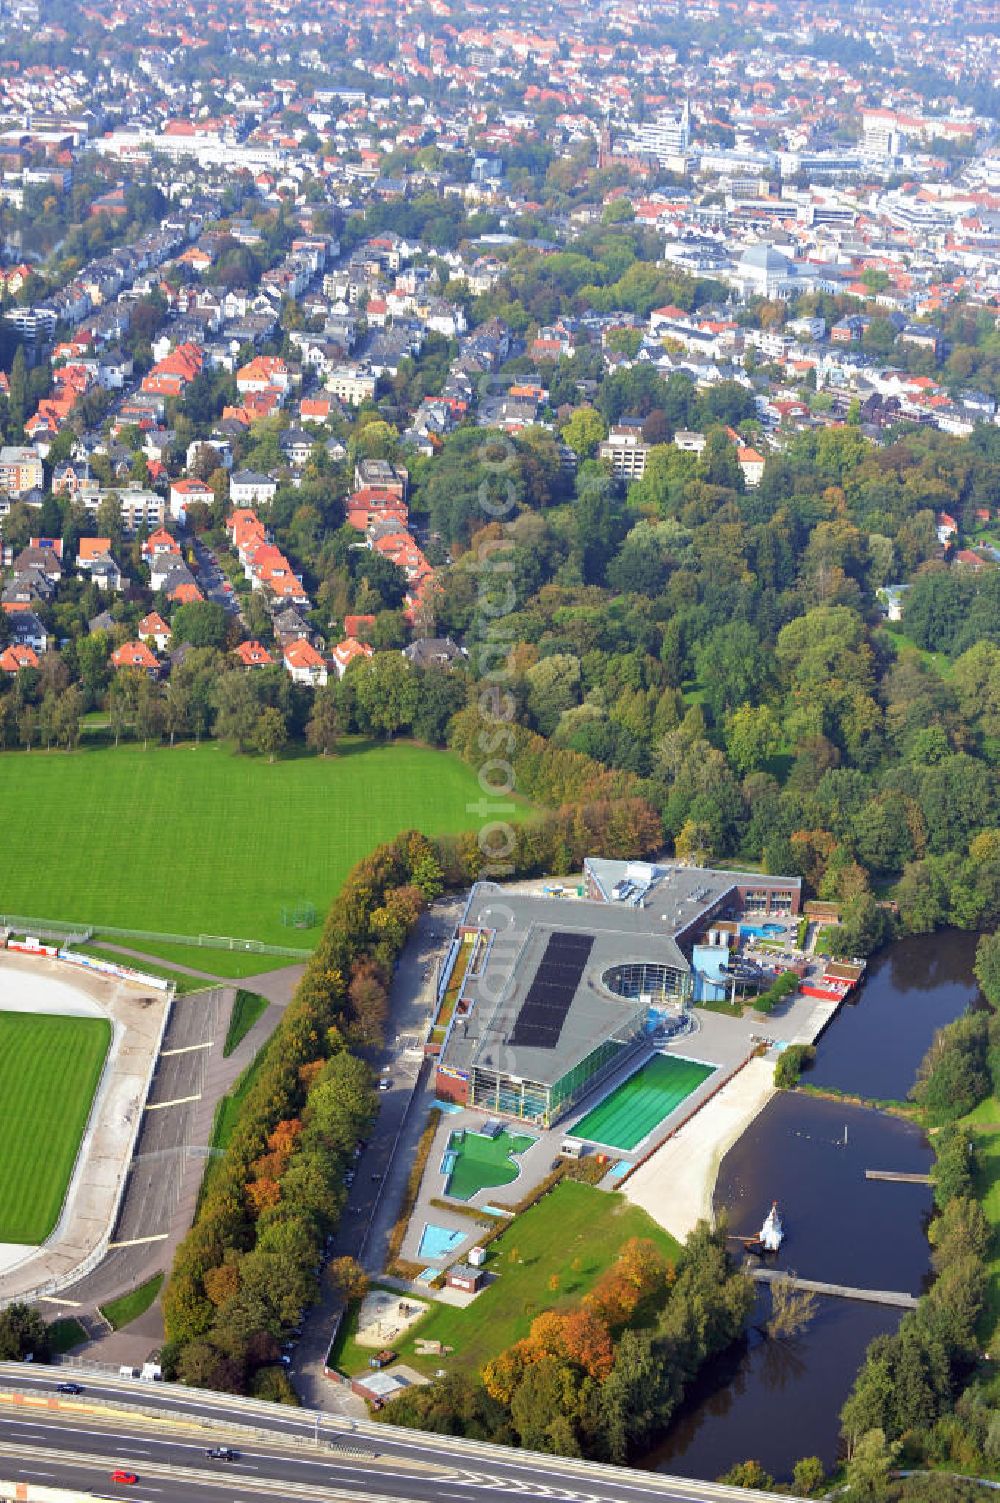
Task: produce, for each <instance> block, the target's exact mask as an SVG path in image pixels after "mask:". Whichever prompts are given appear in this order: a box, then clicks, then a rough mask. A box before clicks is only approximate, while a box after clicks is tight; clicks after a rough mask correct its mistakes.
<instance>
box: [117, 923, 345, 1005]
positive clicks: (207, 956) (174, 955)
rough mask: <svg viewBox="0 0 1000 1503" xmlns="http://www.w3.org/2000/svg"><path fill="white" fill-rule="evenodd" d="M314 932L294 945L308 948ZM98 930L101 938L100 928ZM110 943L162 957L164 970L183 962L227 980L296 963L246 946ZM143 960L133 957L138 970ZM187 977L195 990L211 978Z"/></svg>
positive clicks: (154, 941) (137, 941)
mask: <svg viewBox="0 0 1000 1503" xmlns="http://www.w3.org/2000/svg"><path fill="white" fill-rule="evenodd" d="M317 933H318V931H317V930H315V929H314V930H313V931H312V933H310V934H307V935H306V936H305V938H304V939H303V938H301V937H300V939H299V942H298V944H297V945H295V946H294V948H295V949H303V950H304V949H308V948H309V946H310V945H313V944H314V943H315V941H316V935H317ZM97 934H98V939H100V930H98V931H97ZM113 943H115V944H119V945H128V947H129V949H134V950H140V951H141V952H142V954H143V955H155V956H156V959H157V960H159V961H163V963H164V967H165V970H166V969H169V968H170V967H171V966H178V965H186V966H189V967H190V968H191V970H193V971H204V972H205V974H206V975H208V976H218V977H221V978H222V979H223V980H226V981H242V980H243V978H244V977H245V976H261V975H263V974H264V972H265V971H276V970H280V968H281V967H282V966H286V965H295V964H296V963H297V962H296V961H294V960H289V959H288V958H287V957H285V956H281V955H257V954H255V953H254V952H253V951H249V950H248V951H244V950H220V949H218V948H217V947H216V946H214V945H168V944H163V943H161V941H160V940H158V939H116V940H114V941H113ZM119 959H122V960H127V959H128V956H127V955H123V956H120V957H119ZM146 964H147V962H146V961H144V960H136V961H135V965H136V966H137V967H138V968H139V969H140V970H141V969H142V968H143V966H144V965H146ZM154 964H155V962H154ZM188 979H189V980H190V982H191V984H192V988H193V989H194V990H197V989H198V988H199V987H202V986H211V984H212V983H211V981H199V979H198V978H197V977H196V976H191V977H189V978H188Z"/></svg>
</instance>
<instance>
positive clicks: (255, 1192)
mask: <svg viewBox="0 0 1000 1503" xmlns="http://www.w3.org/2000/svg"><path fill="white" fill-rule="evenodd" d="M247 1197H248V1199H249V1201H250V1204H251V1205H252V1206H253V1208H254V1210H255V1211H256V1212H257V1214H258V1216H259V1215H260V1213H261V1211H264V1210H267V1208H268V1207H269V1206H276V1205H277V1204H278V1201H279V1200H280V1199H281V1186H280V1185H279V1184H278V1182H277V1180H273V1179H255V1180H252V1181H251V1182H250V1184H249V1185H247Z"/></svg>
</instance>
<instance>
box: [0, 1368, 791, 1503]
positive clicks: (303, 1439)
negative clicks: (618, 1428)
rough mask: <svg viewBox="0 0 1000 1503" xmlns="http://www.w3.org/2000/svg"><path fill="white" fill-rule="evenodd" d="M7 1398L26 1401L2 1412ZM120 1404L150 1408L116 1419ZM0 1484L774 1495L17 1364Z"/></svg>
mask: <svg viewBox="0 0 1000 1503" xmlns="http://www.w3.org/2000/svg"><path fill="white" fill-rule="evenodd" d="M70 1376H73V1377H75V1378H76V1379H77V1380H78V1381H79V1382H80V1383H81V1384H82V1385H83V1388H84V1392H83V1393H82V1394H80V1395H79V1396H78V1397H76V1398H63V1397H61V1396H58V1395H57V1394H56V1384H57V1382H60V1381H65V1380H66V1379H67V1378H68V1377H70ZM12 1393H18V1394H21V1395H24V1397H25V1402H24V1403H19V1404H18V1405H17V1406H16V1407H12V1406H11V1403H10V1399H9V1395H11V1394H12ZM39 1401H40V1402H39ZM132 1405H139V1406H141V1407H142V1409H143V1410H145V1411H149V1412H148V1413H138V1412H137V1413H135V1414H134V1415H133V1414H130V1413H127V1412H126V1408H127V1407H129V1406H132ZM234 1426H242V1427H246V1428H245V1429H244V1430H243V1431H242V1432H240V1431H237V1430H235V1429H233V1428H232V1427H234ZM225 1427H229V1428H225ZM220 1443H223V1444H227V1445H229V1446H231V1447H233V1449H234V1450H235V1451H236V1452H237V1457H236V1459H235V1460H234V1461H213V1460H211V1459H209V1458H208V1456H207V1455H206V1450H207V1448H208V1447H209V1446H211V1445H213V1444H220ZM116 1468H122V1469H124V1470H127V1471H129V1472H134V1473H135V1474H136V1477H137V1479H138V1480H137V1482H136V1483H135V1485H133V1486H125V1485H122V1484H117V1483H113V1482H111V1481H110V1475H111V1473H112V1471H114V1470H115V1469H116ZM0 1480H3V1481H7V1482H23V1483H35V1484H39V1485H41V1486H46V1487H51V1488H74V1489H77V1490H78V1491H79V1490H83V1491H86V1492H90V1493H96V1494H98V1495H100V1496H102V1497H109V1496H114V1497H130V1498H132V1499H134V1500H135V1503H190V1500H191V1499H193V1498H194V1499H197V1500H198V1503H243V1500H244V1499H246V1500H252V1499H255V1498H258V1497H261V1498H268V1499H271V1500H280V1499H287V1500H292V1499H305V1498H311V1499H317V1500H318V1499H321V1498H323V1499H328V1500H333V1499H341V1500H346V1499H356V1500H361V1499H364V1500H365V1503H381V1500H392V1503H489V1500H490V1499H491V1498H492V1497H495V1496H496V1495H497V1494H500V1493H515V1494H517V1495H519V1496H520V1497H522V1498H525V1499H528V1498H538V1499H550V1500H556V1503H723V1500H734V1503H736V1500H742V1503H747V1500H748V1499H754V1498H757V1499H763V1498H769V1497H774V1496H776V1495H773V1494H766V1493H752V1492H748V1491H746V1490H745V1489H737V1488H729V1487H720V1486H719V1485H718V1484H716V1483H709V1482H697V1481H690V1480H687V1479H684V1478H676V1477H665V1476H662V1475H661V1474H658V1473H654V1472H636V1471H631V1470H628V1469H625V1468H618V1467H606V1466H595V1465H592V1464H590V1463H587V1462H576V1461H569V1460H565V1459H563V1458H560V1457H552V1456H540V1455H537V1454H535V1453H533V1452H526V1451H515V1450H508V1449H506V1448H503V1447H499V1446H488V1445H482V1444H478V1443H476V1442H472V1441H462V1440H454V1439H451V1438H449V1437H446V1436H439V1435H428V1434H423V1433H418V1432H416V1431H412V1430H401V1429H396V1428H393V1427H389V1426H382V1425H375V1424H372V1423H370V1422H368V1421H361V1422H358V1423H356V1424H350V1425H348V1426H345V1425H344V1424H343V1423H337V1422H336V1421H335V1420H331V1419H330V1417H329V1416H328V1415H322V1414H319V1413H318V1412H315V1411H304V1410H294V1411H288V1410H286V1411H284V1412H282V1411H281V1410H280V1409H279V1408H278V1407H277V1406H275V1405H270V1404H256V1403H254V1402H253V1401H252V1400H246V1399H234V1398H230V1397H227V1396H226V1395H222V1394H210V1393H201V1392H194V1391H189V1390H185V1389H183V1388H177V1387H176V1386H175V1385H171V1384H157V1385H145V1384H136V1383H128V1382H127V1381H123V1380H116V1379H111V1378H105V1377H95V1376H94V1375H93V1374H89V1373H82V1372H81V1373H79V1374H70V1372H69V1370H68V1369H67V1368H65V1367H60V1368H48V1369H45V1368H26V1367H25V1366H23V1365H19V1364H5V1365H2V1366H0Z"/></svg>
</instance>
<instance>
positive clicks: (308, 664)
mask: <svg viewBox="0 0 1000 1503" xmlns="http://www.w3.org/2000/svg"><path fill="white" fill-rule="evenodd" d="M282 658H283V659H284V664H285V667H286V669H287V670H288V672H289V673H290V674H291V676H292V679H293V681H294V682H295V683H297V684H312V685H313V687H314V688H320V687H322V685H323V684H325V683H326V681H327V678H328V677H329V674H328V670H327V665H326V659H325V658H324V657H323V655H322V654H321V653H319V652H317V651H316V648H315V647H313V645H312V643H311V642H307V641H302V640H300V641H295V642H289V643H288V644H287V645H286V646H285V647H284V648H282Z"/></svg>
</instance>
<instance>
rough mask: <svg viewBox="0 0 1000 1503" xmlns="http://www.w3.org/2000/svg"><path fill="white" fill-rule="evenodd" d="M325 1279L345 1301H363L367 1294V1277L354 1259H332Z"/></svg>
mask: <svg viewBox="0 0 1000 1503" xmlns="http://www.w3.org/2000/svg"><path fill="white" fill-rule="evenodd" d="M327 1277H328V1278H329V1280H330V1283H331V1284H332V1285H333V1287H334V1288H335V1289H337V1290H338V1291H339V1292H340V1293H341V1294H342V1295H343V1297H344V1299H345V1300H359V1299H364V1297H365V1295H366V1294H367V1293H368V1275H367V1273H365V1270H364V1269H363V1268H362V1267H361V1264H360V1263H359V1262H358V1261H357V1260H356V1259H355V1258H351V1257H343V1258H334V1259H333V1261H332V1263H331V1264H330V1267H329V1268H328V1269H327Z"/></svg>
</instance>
